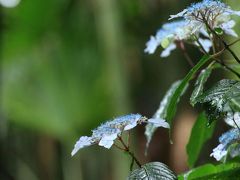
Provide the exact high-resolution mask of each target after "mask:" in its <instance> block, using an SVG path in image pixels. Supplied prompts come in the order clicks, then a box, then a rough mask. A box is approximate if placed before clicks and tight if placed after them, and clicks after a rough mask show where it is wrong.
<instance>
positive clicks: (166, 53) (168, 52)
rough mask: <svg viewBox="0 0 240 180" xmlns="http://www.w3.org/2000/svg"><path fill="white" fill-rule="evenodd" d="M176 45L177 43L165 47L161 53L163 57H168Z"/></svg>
mask: <svg viewBox="0 0 240 180" xmlns="http://www.w3.org/2000/svg"><path fill="white" fill-rule="evenodd" d="M176 47H177V46H176V45H175V44H173V43H172V44H170V45H169V46H168V47H167V48H166V49H164V50H163V51H162V53H161V55H160V56H161V57H168V56H169V55H170V53H171V51H172V50H174V49H176Z"/></svg>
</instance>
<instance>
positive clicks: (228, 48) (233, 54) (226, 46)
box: [205, 21, 240, 64]
mask: <svg viewBox="0 0 240 180" xmlns="http://www.w3.org/2000/svg"><path fill="white" fill-rule="evenodd" d="M205 24H206V26H207V28H208V29H209V30H210V31H211V32H212V33H213V35H215V36H216V37H217V38H218V39H219V40H220V41H221V42H222V44H223V45H224V47H225V49H226V50H228V51H229V52H230V54H231V55H232V56H233V57H234V59H235V60H236V61H237V62H238V63H239V64H240V59H239V58H238V57H237V55H236V54H235V53H234V52H233V50H232V49H231V48H230V47H229V45H228V44H227V43H226V42H225V41H224V39H223V38H222V37H221V36H219V35H218V34H217V33H216V32H215V31H214V30H213V29H212V28H211V27H210V25H209V24H208V22H207V21H205Z"/></svg>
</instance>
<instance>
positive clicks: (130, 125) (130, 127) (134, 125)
mask: <svg viewBox="0 0 240 180" xmlns="http://www.w3.org/2000/svg"><path fill="white" fill-rule="evenodd" d="M136 126H137V121H135V122H133V123H132V124H128V125H126V126H125V127H124V129H123V130H124V131H128V130H130V129H132V128H135V127H136Z"/></svg>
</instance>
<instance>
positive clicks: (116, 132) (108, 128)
mask: <svg viewBox="0 0 240 180" xmlns="http://www.w3.org/2000/svg"><path fill="white" fill-rule="evenodd" d="M142 123H152V124H154V125H155V126H156V127H165V128H169V124H168V123H167V122H166V121H165V120H163V119H147V118H146V117H144V116H142V115H140V114H130V115H125V116H120V117H117V118H115V119H113V120H112V121H107V122H105V123H103V124H102V125H100V126H99V127H97V128H96V129H94V130H93V131H92V136H91V137H88V136H82V137H80V139H79V140H78V141H77V142H76V144H75V146H74V149H73V151H72V153H71V154H72V156H73V155H75V154H76V153H77V152H78V150H80V149H82V148H84V147H87V146H91V145H94V144H98V145H99V146H103V147H105V148H107V149H109V148H111V146H112V145H113V143H114V140H115V139H117V137H118V136H121V133H122V132H123V131H128V130H130V129H133V128H134V127H136V126H137V125H138V124H142Z"/></svg>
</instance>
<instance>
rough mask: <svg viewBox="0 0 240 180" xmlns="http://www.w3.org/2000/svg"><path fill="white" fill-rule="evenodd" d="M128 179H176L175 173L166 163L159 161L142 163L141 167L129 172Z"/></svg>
mask: <svg viewBox="0 0 240 180" xmlns="http://www.w3.org/2000/svg"><path fill="white" fill-rule="evenodd" d="M127 179H128V180H156V179H168V180H175V179H177V177H176V175H175V174H174V173H173V172H172V171H171V170H170V169H169V168H168V166H167V165H165V164H163V163H160V162H151V163H147V164H144V165H143V166H142V167H141V168H139V169H135V170H134V171H132V172H131V173H130V175H129V176H128V178H127Z"/></svg>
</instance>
